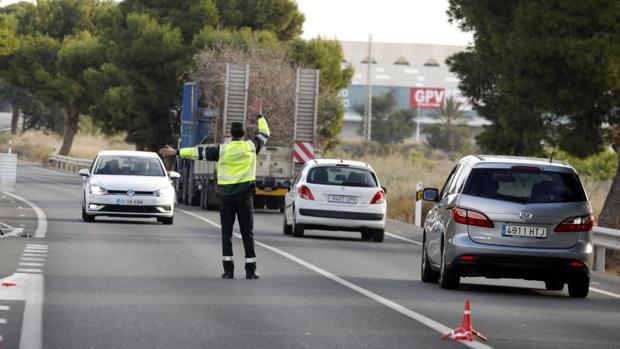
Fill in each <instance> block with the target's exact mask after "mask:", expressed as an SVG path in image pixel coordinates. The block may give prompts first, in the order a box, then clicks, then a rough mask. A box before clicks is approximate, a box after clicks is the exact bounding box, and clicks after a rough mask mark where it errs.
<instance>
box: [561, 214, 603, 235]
mask: <svg viewBox="0 0 620 349" xmlns="http://www.w3.org/2000/svg"><path fill="white" fill-rule="evenodd" d="M593 226H594V217H593V216H592V215H589V216H583V217H577V218H569V219H567V220H565V221H564V222H562V223H560V224H558V225H557V226H556V227H555V229H554V230H553V231H555V232H556V233H569V232H578V231H590V230H592V227H593Z"/></svg>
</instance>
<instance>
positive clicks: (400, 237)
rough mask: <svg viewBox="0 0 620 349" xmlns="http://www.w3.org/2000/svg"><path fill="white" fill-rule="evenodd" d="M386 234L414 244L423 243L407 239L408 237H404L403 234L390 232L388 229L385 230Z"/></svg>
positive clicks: (419, 244)
mask: <svg viewBox="0 0 620 349" xmlns="http://www.w3.org/2000/svg"><path fill="white" fill-rule="evenodd" d="M385 235H387V236H391V237H393V238H395V239H399V240H403V241H407V242H409V243H412V244H414V245H418V246H422V243H421V242H418V241H415V240H411V239H407V238H405V237H402V236H400V235H396V234H392V233H388V232H387V231H386V232H385Z"/></svg>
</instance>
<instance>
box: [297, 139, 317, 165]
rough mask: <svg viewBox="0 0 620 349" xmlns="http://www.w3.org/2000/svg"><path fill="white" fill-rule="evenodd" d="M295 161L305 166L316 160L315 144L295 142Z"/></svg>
mask: <svg viewBox="0 0 620 349" xmlns="http://www.w3.org/2000/svg"><path fill="white" fill-rule="evenodd" d="M293 159H295V162H296V163H300V164H305V163H306V162H308V161H309V160H312V159H314V143H312V142H295V143H294V144H293Z"/></svg>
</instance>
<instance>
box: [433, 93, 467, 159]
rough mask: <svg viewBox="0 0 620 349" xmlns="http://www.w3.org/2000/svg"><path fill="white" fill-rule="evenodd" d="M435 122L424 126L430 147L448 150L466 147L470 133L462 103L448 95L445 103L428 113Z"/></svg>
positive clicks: (460, 149) (458, 149)
mask: <svg viewBox="0 0 620 349" xmlns="http://www.w3.org/2000/svg"><path fill="white" fill-rule="evenodd" d="M428 117H429V118H431V119H433V120H434V121H435V122H436V123H435V124H433V125H429V126H427V127H426V133H427V134H428V136H427V139H426V143H427V144H428V145H429V146H430V147H431V148H436V149H441V150H445V151H449V152H454V151H462V150H463V149H467V148H468V144H467V143H468V139H469V137H470V135H471V133H470V130H469V128H468V127H467V126H466V125H464V123H465V122H466V121H467V120H468V119H469V118H468V116H467V114H466V112H465V110H463V103H462V102H460V101H457V100H456V99H454V97H452V96H450V97H448V98H446V101H445V103H444V104H443V105H442V106H441V107H439V108H436V109H435V110H433V111H432V112H431V113H430V114H429V115H428Z"/></svg>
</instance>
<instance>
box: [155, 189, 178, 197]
mask: <svg viewBox="0 0 620 349" xmlns="http://www.w3.org/2000/svg"><path fill="white" fill-rule="evenodd" d="M153 194H154V195H155V196H159V197H170V196H174V189H173V188H161V189H157V190H155V192H154V193H153Z"/></svg>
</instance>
